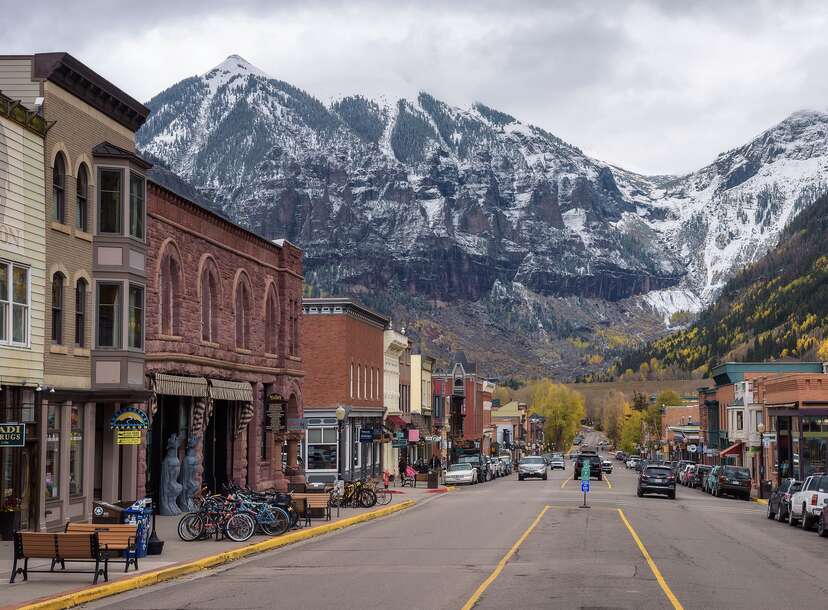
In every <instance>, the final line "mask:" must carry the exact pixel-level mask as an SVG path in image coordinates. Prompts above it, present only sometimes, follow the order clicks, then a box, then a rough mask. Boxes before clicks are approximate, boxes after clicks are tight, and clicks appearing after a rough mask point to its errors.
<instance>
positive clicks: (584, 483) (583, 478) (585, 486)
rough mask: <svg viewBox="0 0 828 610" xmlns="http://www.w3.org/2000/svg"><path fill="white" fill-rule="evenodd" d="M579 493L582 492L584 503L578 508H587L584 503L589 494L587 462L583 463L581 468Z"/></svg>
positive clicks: (587, 505)
mask: <svg viewBox="0 0 828 610" xmlns="http://www.w3.org/2000/svg"><path fill="white" fill-rule="evenodd" d="M581 491H582V492H584V503H583V504H582V505H581V506H580V507H579V508H589V504H587V503H586V500H587V494H588V493H589V461H588V460H587V461H585V462H584V464H583V466H581Z"/></svg>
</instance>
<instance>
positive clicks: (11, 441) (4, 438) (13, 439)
mask: <svg viewBox="0 0 828 610" xmlns="http://www.w3.org/2000/svg"><path fill="white" fill-rule="evenodd" d="M25 444H26V424H17V423H2V424H0V447H22V446H24V445H25Z"/></svg>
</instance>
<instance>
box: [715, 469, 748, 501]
mask: <svg viewBox="0 0 828 610" xmlns="http://www.w3.org/2000/svg"><path fill="white" fill-rule="evenodd" d="M725 494H727V495H730V496H733V497H735V498H742V500H750V470H749V469H748V468H743V467H742V466H720V467H719V472H718V473H717V474H716V478H715V480H714V482H713V495H714V496H716V497H718V498H721V497H722V496H723V495H725Z"/></svg>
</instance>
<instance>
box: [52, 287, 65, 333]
mask: <svg viewBox="0 0 828 610" xmlns="http://www.w3.org/2000/svg"><path fill="white" fill-rule="evenodd" d="M65 279H66V276H65V275H63V274H62V273H61V272H60V271H58V272H57V273H55V274H54V275H53V276H52V343H56V344H58V345H62V344H63V282H64V280H65Z"/></svg>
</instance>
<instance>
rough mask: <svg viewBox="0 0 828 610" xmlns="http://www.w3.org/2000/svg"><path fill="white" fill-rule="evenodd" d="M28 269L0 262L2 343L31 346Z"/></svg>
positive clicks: (0, 338) (0, 340) (0, 332)
mask: <svg viewBox="0 0 828 610" xmlns="http://www.w3.org/2000/svg"><path fill="white" fill-rule="evenodd" d="M30 281H31V274H30V273H29V269H28V267H23V266H20V265H16V264H14V263H10V262H6V261H0V343H3V344H11V345H19V346H27V345H28V344H29V292H30V285H29V284H30Z"/></svg>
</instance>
